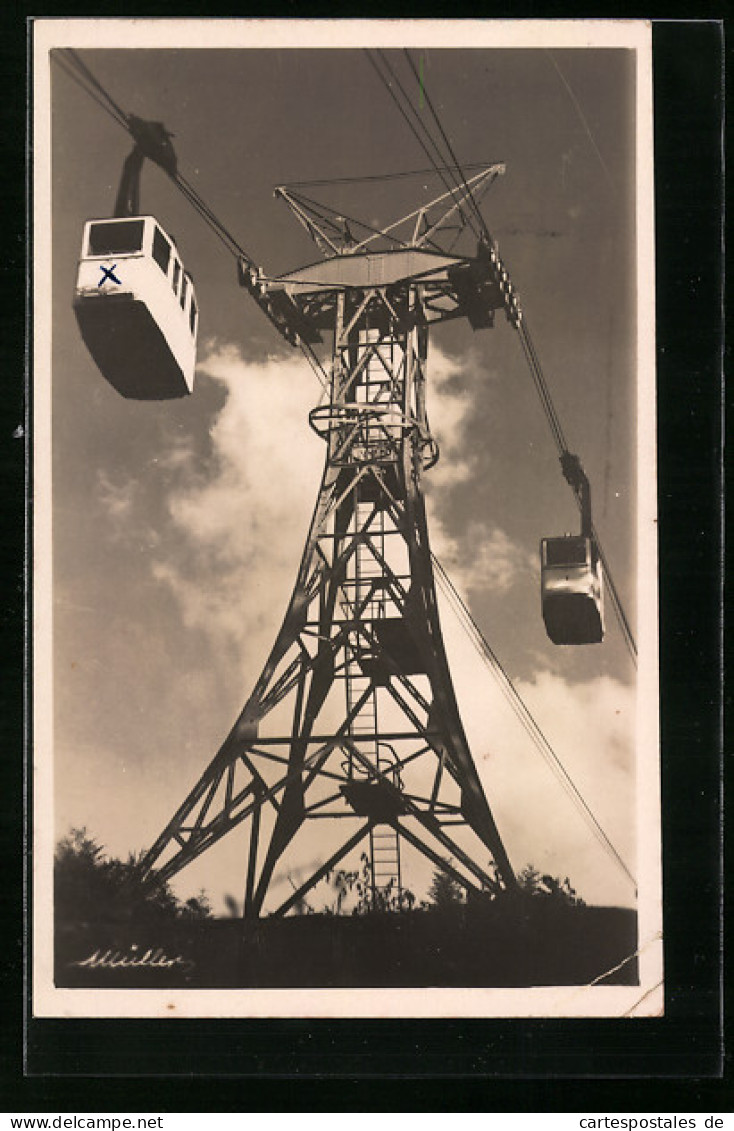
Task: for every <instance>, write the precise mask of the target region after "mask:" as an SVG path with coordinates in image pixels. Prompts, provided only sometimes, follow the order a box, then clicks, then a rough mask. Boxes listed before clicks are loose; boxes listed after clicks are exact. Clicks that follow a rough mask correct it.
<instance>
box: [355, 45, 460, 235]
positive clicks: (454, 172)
mask: <svg viewBox="0 0 734 1131" xmlns="http://www.w3.org/2000/svg"><path fill="white" fill-rule="evenodd" d="M377 54H378V55H379V56H380V60H381V62H382V64H383V66H385V67H386V68H387V71H388V72H389V74H390V76H391V77H392V79H393V80H394V81H395V84H396V86H397V87H398V90H399V91H400V93H401V94H402V96H403V101H404V103H405V105H406V106H407V107H408V109H409V110H410V112H411V114H412V115H413V118H414V119H415V122H416V123H417V124H418V126H420V128H421V130H422V131H423V134H424V135H425V137H426V138H427V139H428V141H429V143H430V144H431V146H432V148H433V150H434V152H435V153H436V156H437V158H438V161H439V162H443V161H445V160H446V159H445V157H444V156H443V154H442V153H441V149H440V146H439V145H438V142H437V141H436V139H435V138H434V137H432V136H431V131H430V130H429V129H428V127H427V126H426V124H425V122H424V121H423V119H422V118H421V116H420V115H419V113H418V111H417V110H416V108H415V106H414V105H413V103H412V101H411V98H410V95H409V94H408V92H407V91H406V89H405V87H404V86H403V84H402V83H401V81H400V79H399V78H398V76H397V73H396V71H395V70H394V69H393V67H392V66H391V65H390V63H389V61H388V60H387V59H386V58H385V54H384V52H383V51H381V50H379V49H378V51H377ZM440 128H441V127H440V126H439V129H440ZM413 132H414V133H415V129H414V131H413ZM416 136H418V135H417V134H416ZM429 157H430V155H429ZM449 157H450V158H452V160H454V161H455V160H456V158H455V157H454V154H453V152H451V150H450V147H449ZM430 160H431V161H433V166H434V168H435V170H436V172H438V170H439V169H445V170H446V172H447V173H448V175H449V177H450V178H451V180H452V182H453V186H454V187H453V189H452V188H451V187H450V186H449V185H448V184H447V182H446V180H445V178H443V176H442V177H441V179H442V180H443V183H444V184H445V185H446V187H447V188H448V190H449V192H450V193H451V195H452V199H454V201H455V203H456V206H457V208H458V211H459V215H460V216H461V218H462V220H463V221H464V223H465V224H468V225H469V226H470V227H471V229H472V231H473V232H474V235H475V236H477V238H479V232H477V231H476V229H475V227H474V225H473V223H472V221H471V217H470V216H465V215H464V211H463V209H462V207H461V203H460V199H461V198H459V200H456V198H455V197H454V192H457V191H458V192H459V193H461V191H462V187H463V186H462V183H461V181H462V180H463V179H464V178H463V174H461V170H460V169H459V168H458V165H457V166H456V167H452V166H451V165H450V164H448V163H447V164H445V165H440V164H437V163H436V160H435V159H434V158H433V157H430ZM457 172H458V173H459V174H461V179H460V177H459V176H457ZM464 183H465V182H464ZM480 219H481V218H480Z"/></svg>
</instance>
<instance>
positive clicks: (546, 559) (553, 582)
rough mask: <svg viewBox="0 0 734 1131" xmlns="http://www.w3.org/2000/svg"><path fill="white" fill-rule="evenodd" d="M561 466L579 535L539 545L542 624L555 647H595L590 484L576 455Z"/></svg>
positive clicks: (597, 575)
mask: <svg viewBox="0 0 734 1131" xmlns="http://www.w3.org/2000/svg"><path fill="white" fill-rule="evenodd" d="M561 466H562V468H563V474H564V475H565V477H566V479H567V480H568V482H569V483H570V485H571V486H572V487H573V489H574V491H575V492H576V495H577V497H578V498H579V501H580V503H581V534H579V535H574V534H566V535H563V536H562V537H560V538H544V539H543V540H542V542H541V544H540V563H541V599H542V607H543V620H544V622H545V628H546V632H547V633H548V636H549V638H550V639H551V640H552V641H553V643H554V644H600V643H601V641H602V640H603V639H604V587H603V581H602V570H601V561H600V558H599V550H598V547H597V544H596V540H595V538H594V536H593V528H592V522H591V491H590V488H589V481H588V479H587V478H586V474H585V472H584V470H583V468H582V467H581V463H580V461H579V458H578V456H575V455H572V454H571V453H570V452H564V453H563V455H562V456H561Z"/></svg>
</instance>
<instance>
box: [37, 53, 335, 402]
mask: <svg viewBox="0 0 734 1131" xmlns="http://www.w3.org/2000/svg"><path fill="white" fill-rule="evenodd" d="M52 59H53V60H54V62H56V64H57V65H58V66H60V67H61V69H62V70H63V71H64V73H65V74H66V75H67V76H68V77H69V78H71V79H73V80H74V82H76V83H77V85H78V86H80V87H81V88H82V90H84V92H85V93H86V94H88V95H89V97H90V98H91V99H93V101H94V102H96V103H97V105H98V106H100V107H101V108H102V109H103V110H104V111H105V112H106V113H107V114H109V115H110V117H111V118H114V120H115V121H116V122H117V124H118V125H120V126H122V128H123V129H124V130H125V131H126V132H127V133H128V134H130V136H131V137H132V138H133V140H134V141H135V140H136V139H135V134H134V132H133V130H132V125H131V118H130V115H128V114H126V113H125V112H124V110H123V109H122V108H121V107H120V106H119V105H118V104H117V102H115V100H114V98H112V96H111V95H110V94H109V92H108V91H107V90H106V89H105V87H104V86H103V85H102V83H101V82H99V80H98V79H97V78H96V77H95V75H94V74H93V73H92V71H91V70H90V69H89V67H87V65H86V64H85V63H84V62H83V61H82V60H81V59H80V58H79V56H78V55H77V53H76V52H75V51H74V50H73V49H71V48H68V49H66V50H64V51H63V52H62V51H59V52H54V53H53V54H52ZM167 175H168V177H169V179H170V180H171V181H173V183H174V184H175V185H176V187H177V188H178V190H179V191H180V192H181V194H182V195H183V196H184V197H185V199H186V200H188V202H189V204H190V205H191V206H192V208H194V210H195V211H196V212H197V213H198V215H199V216H200V217H201V219H202V220H203V221H204V222H205V223H206V224H207V226H208V227H209V228H210V229H211V231H212V232H213V233H214V235H216V237H217V238H218V239H219V240H220V242H221V243H222V244H223V245H224V247H225V248H226V249H227V251H229V253H230V254H231V255H232V256H233V257H234V258H236V259H244V260H246V262H247V263H248V264H250V265H254V260H253V259H252V257H251V256H250V255H249V254H248V253H247V252H246V251H245V249H244V248H243V247H242V245H241V244H240V243H239V241H238V240H237V239H235V237H234V236H233V235H232V233H231V232H230V231H229V230H228V229H227V228H226V227H225V225H224V224H223V223H222V221H221V220H220V219H219V218H218V217H217V216H216V214H215V213H214V212H213V211H212V209H211V208H210V207H209V205H208V204H207V203H206V201H205V200H204V199H203V198H202V197H201V196H200V195H199V193H198V192H197V190H196V189H195V188H194V186H193V185H192V184H190V182H189V181H187V180H186V178H185V177H184V176H183V175H182V174H181V173H179V172H178V171H177V172H176V173H175V174H170V173H168V174H167ZM297 344H298V346H299V348H300V349H301V351H302V352H303V354H304V356H305V357H306V359H307V361H308V362H309V364H310V365H311V367H312V369H313V370H314V372H315V373H316V376H317V377H318V378H319V380H320V381H321V383H322V387H323V386H324V381H325V380H326V374H325V373H324V369H323V366H322V365H321V362H320V361H319V359H318V357H317V356H316V354H315V353H314V351H313V349H311V347H310V346H309V345H308V343H307V342H304V341H303V339H302V338H301V337H300V335H299V336H298V339H297Z"/></svg>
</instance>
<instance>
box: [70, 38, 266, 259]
mask: <svg viewBox="0 0 734 1131" xmlns="http://www.w3.org/2000/svg"><path fill="white" fill-rule="evenodd" d="M67 55H68V56H69V57H70V59H71V61H72V64H71V65H70V63H69V61H68V60H67V59H66V56H67ZM52 58H53V59H54V60H55V61H56V63H57V65H60V66H61V67H62V70H64V71H65V73H66V74H67V75H68V76H69V77H70V78H72V79H74V81H75V82H77V83H78V85H79V86H81V88H82V89H83V90H84V91H85V93H87V94H88V95H89V97H90V98H92V99H93V100H94V101H95V102H96V103H97V105H98V106H101V108H102V109H103V110H105V111H106V112H107V113H108V114H109V115H110V117H112V118H114V119H115V121H116V122H117V123H118V125H120V126H122V127H123V129H124V130H126V132H127V133H129V134H130V136H131V137H132V138H133V140H134V141H135V140H136V139H135V134H134V132H133V130H132V128H131V124H130V117H129V115H127V114H126V113H125V112H124V110H122V109H121V107H120V106H118V104H117V103H116V102H115V100H114V99H113V98H112V96H111V95H110V94H109V93H108V91H107V90H106V89H105V87H104V86H103V85H102V83H101V82H99V80H98V79H97V78H95V76H94V74H93V73H92V71H91V70H90V69H89V67H87V66H86V64H85V63H83V62H82V60H81V59H80V58H79V56H78V55H77V53H76V52H75V51H74V50H73V49H72V48H67V49H65V51H64V53H63V54H59V55H53V56H52ZM75 72H76V73H75ZM95 91H97V92H98V93H95ZM168 175H169V178H170V179H171V180H172V181H173V183H174V184H175V185H176V187H177V188H178V189H179V191H180V192H181V193H182V195H183V196H184V197H185V198H186V199H187V200H188V201H189V203H190V204H191V206H192V207H193V208H194V209H195V211H196V212H198V213H199V215H200V216H201V218H202V219H203V220H204V221H205V223H207V224H208V225H209V227H210V228H211V229H212V231H213V232H214V233H215V235H217V236H218V238H219V239H220V240H221V242H222V243H223V244H224V246H225V247H226V248H227V250H228V251H229V252H230V254H231V255H232V256H234V257H242V258H244V259H246V260H247V261H248V262H250V263H252V262H253V260H252V258H251V256H249V255H248V254H247V252H246V251H245V250H244V248H242V247H241V245H240V244H239V243H238V241H237V240H236V239H235V238H234V236H233V235H232V234H231V232H229V231H228V230H227V228H226V227H225V226H224V224H223V223H222V222H221V220H219V219H218V218H217V216H216V215H215V214H214V212H213V211H212V210H211V208H210V207H209V205H208V204H206V202H205V201H204V200H203V199H202V197H201V196H200V195H199V194H198V192H197V191H196V189H195V188H194V187H193V185H191V184H189V182H188V181H187V180H186V179H185V178H184V177H183V176H182V175H181V174H180V173H176V174H174V175H173V176H172V175H171V174H168Z"/></svg>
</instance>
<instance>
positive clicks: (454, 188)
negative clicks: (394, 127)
mask: <svg viewBox="0 0 734 1131" xmlns="http://www.w3.org/2000/svg"><path fill="white" fill-rule="evenodd" d="M365 54H366V56H367V58H368V60H369V61H370V63H371V64H372V66H373V68H374V69H375V71H376V73H377V75H378V77H379V79H380V80H381V82H382V83H383V85H384V86H385V88H386V90H387V91H388V93H389V94H390V97H391V98H392V100H393V102H394V103H395V105H396V106H397V108H398V110H399V111H400V114H401V115H402V117H403V118H404V120H405V122H406V123H407V125H408V128H409V129H410V131H411V133H412V134H413V136H414V137H415V139H416V141H417V142H418V144H419V145H420V147H421V149H422V150H423V152H424V153H425V155H426V157H427V158H428V160H429V161H430V162H431V164H432V166H433V169H434V172H436V173H438V175H439V177H440V178H441V181H442V183H443V185H444V188H446V190H447V191H448V192H449V194H450V195H451V197H452V199H453V200H454V203H455V204H456V207H457V210H458V212H459V215H460V216H461V218H462V220H463V221H464V223H465V224H468V225H469V226H470V227H471V229H472V231H473V232H474V235H477V234H478V233H477V232H476V230H475V228H474V225H473V224H472V223H471V221H470V220H469V218H467V217H466V216H465V215H464V212H463V210H462V208H461V200H460V199H459V200H457V199H456V195H455V194H456V192H457V188H458V184H457V183H456V182H455V183H454V184H453V186H452V185H451V184H450V183H449V181H447V179H446V177H445V175H444V173H443V171H442V170H443V169H445V166H444V165H443V161H444V158H443V156H442V155H441V152H440V150H439V148H438V146H437V145H436V143H435V141H434V140H433V138H432V137H431V135H430V133H429V132H428V130H427V129H426V127H425V125H424V123H423V122H422V121H421V119H420V118H419V117H417V115H416V112H415V110H414V108H413V106H412V103H411V102H410V99H409V98H408V96H407V94H406V93H405V90H404V89H403V86H402V84H401V83H400V80H399V79H398V78H397V76H395V75H394V73H393V71H392V68H391V67H390V64H389V63H387V61H386V60H385V59H384V56H383V55H382V54H381V53H379V56H380V61H381V63H382V64H383V66H384V67H386V68H387V70H388V71H389V72H390V75H391V76H392V77H393V79H394V81H395V84H396V86H397V87H398V88H399V90H400V91H401V93H402V95H403V98H404V99H405V103H406V105H407V106H409V107H410V109H411V112H412V113H413V114H414V116H416V117H417V121H418V125H419V126H420V127H421V129H422V130H423V131H424V133H425V134H426V136H427V138H428V141H429V143H430V144H431V145H432V146H433V148H434V150H435V151H436V153H437V154H438V162H437V161H436V159H435V157H434V156H433V154H432V153H431V152H430V150H429V149H428V146H427V145H426V143H425V141H424V140H423V138H422V137H421V135H420V133H419V132H418V130H417V129H416V127H415V125H414V123H413V122H412V121H411V119H410V117H409V116H408V113H407V111H406V110H405V108H404V106H403V104H402V103H401V101H400V99H399V97H398V95H397V94H396V93H395V91H394V90H393V87H392V85H391V83H390V80H389V79H388V78H386V77H385V74H384V73H383V72H382V71H381V70H380V68H379V67H378V66H377V63H376V62H375V60H374V59H373V57H372V53H371V52H370V50H369V49H366V51H365ZM439 163H440V164H439ZM447 171H448V170H447Z"/></svg>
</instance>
